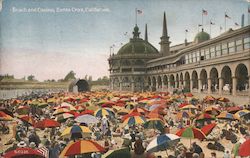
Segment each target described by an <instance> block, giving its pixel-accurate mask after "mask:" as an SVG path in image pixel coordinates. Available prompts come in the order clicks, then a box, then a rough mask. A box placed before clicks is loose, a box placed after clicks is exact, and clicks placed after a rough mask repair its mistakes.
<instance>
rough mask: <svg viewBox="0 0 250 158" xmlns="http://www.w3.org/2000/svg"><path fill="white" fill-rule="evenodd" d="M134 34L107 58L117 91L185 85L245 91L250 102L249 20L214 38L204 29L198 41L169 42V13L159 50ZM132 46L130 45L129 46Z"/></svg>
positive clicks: (212, 90)
mask: <svg viewBox="0 0 250 158" xmlns="http://www.w3.org/2000/svg"><path fill="white" fill-rule="evenodd" d="M145 30H146V31H145V39H144V40H143V39H141V38H139V32H138V31H139V28H138V27H137V26H136V27H135V29H134V32H133V34H134V37H133V39H130V42H129V43H128V44H126V45H124V46H123V47H122V48H121V49H120V50H119V51H118V53H117V54H113V55H111V56H110V58H109V59H108V61H109V65H110V69H109V70H110V81H111V82H110V83H111V84H110V88H111V90H116V91H146V90H149V91H169V92H173V91H174V90H183V89H184V90H186V91H190V92H192V93H197V94H205V95H210V94H214V95H218V96H224V95H226V96H241V97H243V98H245V99H247V100H248V101H249V102H250V90H249V85H250V83H249V77H250V25H248V26H245V27H241V28H239V29H237V30H232V29H229V30H228V31H227V32H224V33H222V34H221V35H219V36H217V37H215V38H212V39H210V35H209V34H208V33H206V32H204V31H203V29H202V31H201V32H199V33H198V34H197V35H196V36H195V39H194V41H193V42H187V41H186V40H185V42H184V43H183V44H179V45H175V46H171V47H170V41H169V36H168V32H167V22H166V16H165V13H164V17H163V31H162V37H161V38H160V43H159V44H160V51H159V52H158V50H157V49H155V48H154V47H153V46H152V45H151V44H150V43H149V42H148V40H147V29H145ZM128 47H129V48H128Z"/></svg>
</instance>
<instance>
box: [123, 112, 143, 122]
mask: <svg viewBox="0 0 250 158" xmlns="http://www.w3.org/2000/svg"><path fill="white" fill-rule="evenodd" d="M132 116H141V114H140V113H138V112H132V113H129V114H127V115H124V116H123V117H122V121H124V120H126V119H127V118H129V117H132Z"/></svg>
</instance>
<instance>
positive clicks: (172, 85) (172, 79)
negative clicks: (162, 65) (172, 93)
mask: <svg viewBox="0 0 250 158" xmlns="http://www.w3.org/2000/svg"><path fill="white" fill-rule="evenodd" d="M169 79H170V87H172V88H175V81H174V75H173V74H172V75H170V77H169Z"/></svg>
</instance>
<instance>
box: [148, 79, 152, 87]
mask: <svg viewBox="0 0 250 158" xmlns="http://www.w3.org/2000/svg"><path fill="white" fill-rule="evenodd" d="M151 84H152V83H151V79H150V77H148V85H149V86H151Z"/></svg>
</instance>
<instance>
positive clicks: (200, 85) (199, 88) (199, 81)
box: [198, 78, 202, 93]
mask: <svg viewBox="0 0 250 158" xmlns="http://www.w3.org/2000/svg"><path fill="white" fill-rule="evenodd" d="M201 89H202V83H201V79H200V78H199V79H198V93H201Z"/></svg>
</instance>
